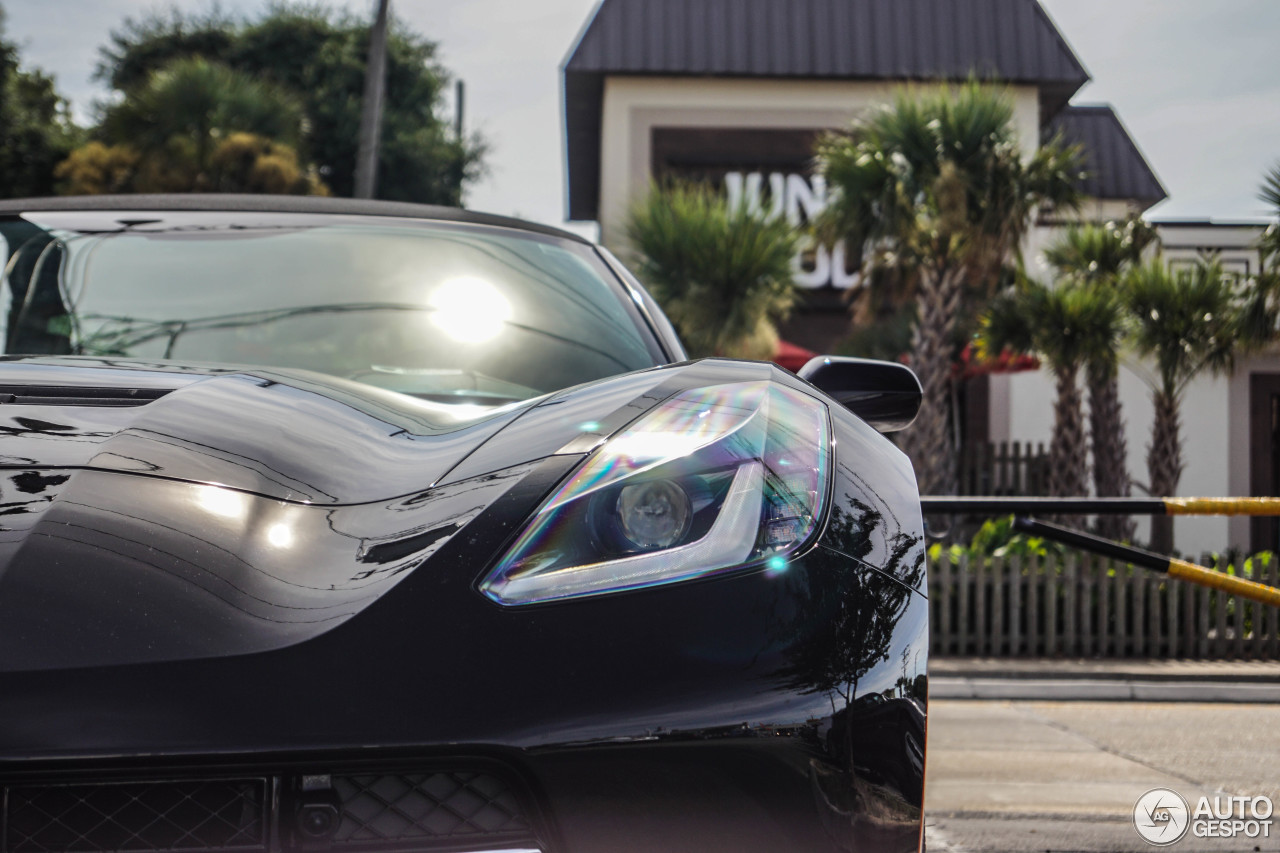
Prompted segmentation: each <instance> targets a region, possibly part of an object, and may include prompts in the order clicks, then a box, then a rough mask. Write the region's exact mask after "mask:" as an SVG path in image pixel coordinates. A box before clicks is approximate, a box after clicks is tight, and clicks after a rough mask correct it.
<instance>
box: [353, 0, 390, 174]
mask: <svg viewBox="0 0 1280 853" xmlns="http://www.w3.org/2000/svg"><path fill="white" fill-rule="evenodd" d="M390 5H391V0H378V16H377V18H376V19H375V20H374V22H373V32H372V33H371V34H370V36H369V61H368V62H367V63H366V64H365V71H364V101H363V102H362V104H361V110H360V148H359V153H357V154H356V198H373V192H374V189H375V188H376V187H377V185H378V148H379V145H380V143H381V141H382V101H383V98H384V97H385V94H386V87H387V11H388V9H387V7H388V6H390Z"/></svg>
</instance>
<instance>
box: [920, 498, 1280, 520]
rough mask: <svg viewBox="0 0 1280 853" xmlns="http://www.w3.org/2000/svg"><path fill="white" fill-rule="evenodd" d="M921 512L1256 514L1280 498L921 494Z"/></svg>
mask: <svg viewBox="0 0 1280 853" xmlns="http://www.w3.org/2000/svg"><path fill="white" fill-rule="evenodd" d="M920 507H921V509H922V510H923V511H924V514H925V515H1020V514H1027V515H1219V516H1226V515H1260V516H1268V515H1270V516H1280V498H981V497H979V498H970V497H922V498H921V499H920Z"/></svg>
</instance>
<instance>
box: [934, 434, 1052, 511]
mask: <svg viewBox="0 0 1280 853" xmlns="http://www.w3.org/2000/svg"><path fill="white" fill-rule="evenodd" d="M959 459H960V470H959V475H960V490H959V491H958V492H957V494H961V495H980V496H983V497H986V496H991V495H995V496H1002V497H1014V496H1018V495H1046V494H1048V493H1049V491H1048V490H1049V454H1048V451H1046V450H1045V447H1044V443H1043V442H1041V443H1040V444H1038V445H1033V444H1032V443H1031V442H1025V443H1019V442H1016V441H1014V442H1009V441H1002V442H999V443H998V444H997V443H992V442H985V441H983V442H973V443H970V444H966V445H965V446H964V448H963V451H962V452H961V453H960V456H959Z"/></svg>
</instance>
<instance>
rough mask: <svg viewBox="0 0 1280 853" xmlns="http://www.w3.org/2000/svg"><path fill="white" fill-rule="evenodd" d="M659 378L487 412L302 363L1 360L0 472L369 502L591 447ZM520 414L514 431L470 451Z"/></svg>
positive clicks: (297, 499) (627, 380) (612, 383)
mask: <svg viewBox="0 0 1280 853" xmlns="http://www.w3.org/2000/svg"><path fill="white" fill-rule="evenodd" d="M664 373H666V371H662V370H652V371H645V372H643V373H641V374H632V375H629V376H625V377H621V378H615V379H610V380H602V381H601V382H599V383H594V384H592V385H588V386H582V387H580V388H578V389H571V390H570V391H568V392H561V393H559V394H555V395H551V396H550V397H545V398H538V399H535V400H530V401H526V402H524V403H520V404H516V405H511V406H505V407H501V408H490V407H479V406H453V405H443V404H439V403H431V402H426V401H421V400H418V399H415V398H413V397H409V396H406V395H403V394H398V393H395V392H391V391H383V390H381V389H378V388H374V387H372V386H368V385H364V384H362V383H356V382H350V381H345V380H342V379H338V378H335V377H329V376H325V375H322V374H317V373H310V372H308V371H292V370H267V369H244V370H237V369H234V368H227V367H217V366H201V365H191V364H173V363H167V362H166V363H143V362H134V361H120V360H107V359H94V358H71V357H55V358H28V359H18V360H6V361H4V362H0V470H4V469H23V470H27V469H88V470H95V471H106V472H114V473H122V474H134V475H141V476H148V477H157V478H163V479H167V480H176V481H181V482H187V483H201V484H209V485H217V486H222V487H225V488H229V489H234V490H237V491H242V492H248V493H252V494H254V495H259V496H262V497H267V498H272V499H275V500H279V501H287V502H292V503H304V504H329V505H346V504H362V503H370V502H374V501H379V500H385V499H387V498H391V497H395V496H400V495H407V494H411V493H415V492H421V491H423V490H425V489H428V488H431V487H433V486H435V485H438V484H440V483H442V482H445V481H446V480H447V481H448V482H456V481H457V480H459V479H462V478H465V477H466V476H473V475H475V474H481V473H485V472H487V471H492V470H497V469H499V468H504V467H510V466H511V465H516V464H520V463H521V462H525V461H529V460H533V459H537V458H540V457H543V456H548V455H553V454H555V453H557V452H559V451H561V450H562V449H563V448H564V446H565V445H566V444H572V443H573V442H574V441H575V439H578V444H579V445H580V447H579V448H577V449H579V450H582V449H590V447H591V446H594V444H596V443H598V442H599V441H601V440H603V439H604V437H606V436H604V435H602V434H601V433H602V431H603V429H602V426H601V424H602V422H603V420H604V416H605V415H608V414H609V413H610V412H612V411H613V410H616V409H617V408H618V407H619V406H623V405H625V404H626V403H627V402H628V401H629V400H631V399H632V398H634V397H636V396H637V395H638V394H640V393H643V391H644V390H645V389H647V388H651V387H653V386H654V385H657V384H658V383H659V382H660V381H661V380H662V378H663V375H664ZM531 415H532V416H531ZM526 418H527V419H526ZM517 422H520V427H519V428H517V429H516V430H515V432H517V433H518V437H517V438H508V439H506V440H504V441H499V442H497V443H495V444H494V445H493V447H492V448H491V449H488V450H486V451H485V452H479V451H480V450H481V448H484V447H485V445H486V443H488V442H489V441H490V440H491V439H493V438H494V437H495V436H497V435H498V434H499V433H501V432H503V431H504V430H505V429H507V428H508V427H512V426H513V425H514V424H515V423H517ZM584 425H585V427H586V428H584ZM584 438H585V439H586V441H585V442H584V441H583V440H582V439H584Z"/></svg>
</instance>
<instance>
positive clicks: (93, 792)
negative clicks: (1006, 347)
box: [0, 357, 928, 853]
mask: <svg viewBox="0 0 1280 853" xmlns="http://www.w3.org/2000/svg"><path fill="white" fill-rule="evenodd" d="M743 381H767V382H771V383H778V384H781V385H784V386H786V387H789V388H794V389H796V390H799V391H802V392H804V393H806V394H809V395H814V396H819V397H820V396H821V392H818V391H817V390H816V389H814V388H812V387H811V386H809V385H808V384H807V383H804V382H803V381H801V380H799V379H798V378H796V377H795V376H793V375H791V374H789V373H787V372H785V371H783V370H781V369H779V368H776V367H772V366H769V365H764V364H759V363H748V362H734V361H727V360H706V361H700V362H692V363H684V364H677V365H673V366H667V367H656V368H654V369H651V370H647V371H641V372H639V373H631V374H626V375H623V376H619V377H613V378H606V379H602V380H600V381H598V382H595V383H592V384H589V385H585V386H581V387H578V388H573V389H569V390H566V391H562V392H555V393H552V394H550V395H547V396H544V397H540V398H535V399H532V400H529V401H526V402H523V403H517V404H513V405H511V406H508V407H504V408H502V409H498V410H489V411H487V412H485V413H482V414H480V415H477V416H475V417H473V418H471V419H466V418H455V419H453V420H450V419H449V418H448V417H446V416H444V415H442V414H441V413H440V412H439V411H438V408H439V407H433V406H432V405H429V404H419V402H418V401H414V400H412V399H410V398H407V397H404V396H403V395H399V394H394V393H392V392H383V391H378V390H376V389H371V388H368V387H366V386H361V385H358V384H357V383H351V382H346V381H343V380H334V379H329V378H327V377H323V376H320V375H318V374H308V373H305V372H299V371H289V370H279V369H256V368H233V367H212V368H211V367H202V366H199V365H181V364H173V363H168V362H156V363H148V362H138V361H130V360H128V359H114V360H112V359H90V358H84V359H80V358H74V357H54V358H48V357H46V358H32V359H11V360H9V361H7V362H5V363H2V364H0V386H3V387H4V390H5V392H6V393H9V394H12V395H13V397H12V400H11V401H9V402H4V403H0V435H3V438H0V513H3V518H0V528H2V529H0V788H3V789H4V791H5V793H6V798H5V803H6V805H5V812H4V821H5V823H4V827H3V838H4V845H5V850H6V851H13V853H25V851H36V850H41V851H51V850H68V851H70V850H106V849H121V850H143V849H145V850H170V849H173V850H177V849H189V850H230V849H249V850H262V851H270V850H295V849H296V850H315V849H319V850H346V849H351V850H369V849H377V850H410V849H412V850H496V849H517V848H529V849H541V850H547V851H553V850H555V851H560V850H564V851H578V850H609V851H612V850H636V851H639V850H653V849H658V848H667V849H670V850H691V851H693V850H697V851H706V850H726V851H728V850H733V851H743V850H770V851H775V850H785V849H795V850H914V849H917V847H918V844H919V838H920V831H921V825H922V823H921V821H922V811H921V809H922V794H923V746H924V719H925V716H924V715H925V706H926V702H927V681H926V675H925V673H926V667H927V647H928V643H927V640H928V602H927V601H926V598H925V590H926V587H925V558H924V548H925V543H924V540H923V533H922V526H921V521H920V511H919V504H918V498H917V497H916V491H915V483H914V476H913V474H912V472H911V468H910V465H909V464H908V463H907V461H906V459H905V457H904V456H902V454H901V453H899V452H898V451H897V450H896V449H894V448H893V447H892V445H890V444H889V443H888V442H887V441H886V440H885V439H884V438H883V437H882V436H880V435H879V434H878V433H876V432H875V431H874V430H872V429H871V428H870V427H868V426H867V425H866V424H865V423H863V422H862V421H861V420H859V419H858V418H856V417H855V416H853V415H852V414H850V413H849V412H847V411H845V410H844V409H842V408H840V407H839V406H837V405H834V404H830V401H828V402H829V409H830V415H831V420H832V437H833V445H834V447H833V450H832V453H833V456H832V460H833V464H832V465H831V469H832V478H831V480H832V482H831V491H830V496H829V501H828V502H827V505H828V510H827V513H826V517H825V518H824V519H823V520H822V524H821V527H820V529H819V531H818V533H817V535H816V536H815V537H814V538H813V539H812V540H811V541H810V542H808V544H807V545H806V546H805V547H804V548H803V550H802V551H801V552H799V553H797V554H796V555H795V556H794V558H793V559H791V560H790V562H789V564H788V565H787V566H786V569H785V571H780V572H779V571H770V570H766V569H764V568H762V567H756V568H748V569H744V570H742V571H738V572H733V573H729V574H725V575H718V576H714V577H708V578H704V579H699V580H692V581H687V582H681V583H672V584H667V585H661V586H655V587H652V588H648V589H641V590H633V591H630V592H625V593H618V594H611V595H599V596H595V597H590V598H584V599H575V600H566V601H559V602H553V603H547V604H538V605H533V606H521V607H508V606H500V605H498V604H495V603H494V602H493V601H491V600H489V599H488V598H486V597H485V596H483V595H481V594H480V592H479V591H478V589H477V584H478V583H479V581H480V579H481V578H482V577H483V576H484V575H485V573H486V572H487V571H488V570H489V569H490V568H491V567H492V566H493V565H494V563H495V561H496V560H497V559H498V557H499V556H500V555H501V553H502V552H503V551H504V549H505V548H506V546H507V545H508V543H510V542H511V541H512V539H513V538H514V537H515V536H516V535H517V534H518V533H519V532H520V531H521V530H522V529H523V528H524V527H525V526H526V525H527V523H528V521H529V519H530V517H531V516H532V515H533V513H534V512H535V511H536V510H537V509H538V507H539V506H540V504H541V503H542V501H543V500H544V498H545V497H546V496H547V495H548V494H549V493H550V492H551V491H552V490H553V489H554V488H555V487H556V486H557V484H559V483H560V482H562V481H563V480H564V479H565V478H566V477H567V476H568V475H569V474H571V473H572V472H573V471H574V470H575V469H576V468H577V467H578V466H579V465H580V464H581V463H582V461H583V460H584V459H586V458H588V456H589V454H591V453H592V452H593V451H594V450H595V449H597V448H598V447H599V446H600V445H601V444H602V443H603V442H605V441H606V440H608V438H609V437H610V436H612V435H615V434H617V433H618V432H619V431H620V430H622V429H624V428H625V427H626V426H628V425H629V424H631V423H632V422H634V421H635V420H636V419H637V418H640V417H642V416H644V415H645V413H646V412H649V411H650V410H652V409H653V408H654V407H656V406H658V405H659V404H661V403H662V402H663V401H664V400H666V399H668V398H671V397H672V396H673V395H675V394H678V393H680V392H681V391H684V390H687V389H689V388H696V387H700V386H704V385H707V384H711V383H730V382H743ZM24 388H25V389H46V390H45V391H44V392H32V393H25V394H24V393H23V391H22V389H24ZM50 388H53V389H60V390H56V391H54V392H50V391H48V389H50ZM77 389H78V390H79V392H80V393H79V395H78V396H77V394H76V393H73V391H76V390H77ZM85 389H93V390H92V391H91V392H86V391H85ZM41 393H43V396H41ZM59 394H61V395H62V396H61V397H58V395H59ZM95 394H96V395H97V396H96V397H95V396H94V395H95ZM86 396H87V397H88V398H89V399H90V400H91V401H96V403H95V404H84V399H85V398H86ZM33 399H34V402H33ZM103 400H108V401H114V403H113V404H111V405H104V404H102V401H103ZM121 401H123V402H121ZM144 806H145V808H143V807H144ZM139 809H142V812H139ZM143 813H145V814H143ZM92 814H97V815H104V814H105V815H108V818H107V819H105V820H103V819H97V818H92V817H91V815H92ZM86 815H90V817H86ZM140 815H142V816H140ZM146 815H152V817H151V818H147V817H146ZM155 815H160V817H158V818H157V817H154V816H155ZM95 821H96V822H95ZM196 827H200V829H197V828H196Z"/></svg>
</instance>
